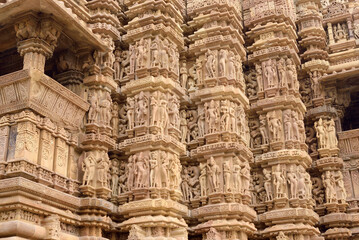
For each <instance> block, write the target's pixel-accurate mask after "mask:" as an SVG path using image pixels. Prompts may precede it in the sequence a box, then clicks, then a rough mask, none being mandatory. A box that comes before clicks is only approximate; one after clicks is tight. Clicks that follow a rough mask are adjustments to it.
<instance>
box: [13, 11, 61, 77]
mask: <svg viewBox="0 0 359 240" xmlns="http://www.w3.org/2000/svg"><path fill="white" fill-rule="evenodd" d="M15 32H16V40H17V43H18V44H17V47H18V52H19V53H20V55H21V56H22V57H24V66H23V69H38V70H40V71H42V72H43V71H44V68H45V61H46V59H48V58H50V57H51V56H52V53H53V51H54V49H55V47H56V44H57V39H58V37H59V36H60V34H61V27H60V25H58V24H57V23H56V22H55V21H54V20H52V19H51V18H41V19H40V18H38V17H37V16H36V15H34V14H27V15H25V16H23V17H21V18H19V19H18V21H17V23H16V24H15Z"/></svg>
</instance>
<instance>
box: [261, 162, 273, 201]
mask: <svg viewBox="0 0 359 240" xmlns="http://www.w3.org/2000/svg"><path fill="white" fill-rule="evenodd" d="M263 175H264V190H265V191H266V200H267V201H272V200H273V190H272V173H271V171H270V170H267V169H265V168H264V169H263Z"/></svg>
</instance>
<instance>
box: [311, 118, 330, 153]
mask: <svg viewBox="0 0 359 240" xmlns="http://www.w3.org/2000/svg"><path fill="white" fill-rule="evenodd" d="M314 127H315V130H316V132H317V139H318V143H319V148H327V144H326V143H327V141H328V140H327V139H328V136H327V132H326V131H325V127H324V124H323V119H322V118H320V119H319V120H318V121H317V122H315V123H314Z"/></svg>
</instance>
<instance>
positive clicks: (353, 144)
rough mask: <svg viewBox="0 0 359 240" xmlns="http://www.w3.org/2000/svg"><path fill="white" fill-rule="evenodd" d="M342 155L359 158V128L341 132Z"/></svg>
mask: <svg viewBox="0 0 359 240" xmlns="http://www.w3.org/2000/svg"><path fill="white" fill-rule="evenodd" d="M338 136H339V149H340V155H341V157H342V158H343V159H344V160H345V159H347V158H359V129H353V130H349V131H344V132H339V133H338Z"/></svg>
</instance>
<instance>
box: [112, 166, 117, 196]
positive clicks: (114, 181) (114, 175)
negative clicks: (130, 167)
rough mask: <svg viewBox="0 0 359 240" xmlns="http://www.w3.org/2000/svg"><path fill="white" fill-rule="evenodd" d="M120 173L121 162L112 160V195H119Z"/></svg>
mask: <svg viewBox="0 0 359 240" xmlns="http://www.w3.org/2000/svg"><path fill="white" fill-rule="evenodd" d="M118 174H119V162H118V161H117V160H113V161H112V165H111V190H112V195H118V192H119V191H118Z"/></svg>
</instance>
